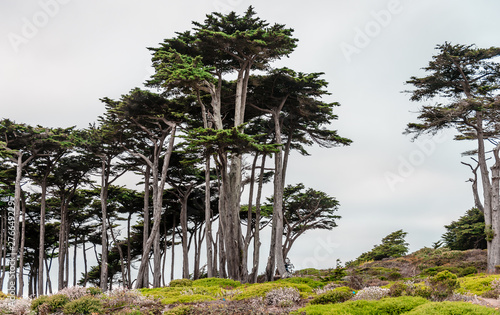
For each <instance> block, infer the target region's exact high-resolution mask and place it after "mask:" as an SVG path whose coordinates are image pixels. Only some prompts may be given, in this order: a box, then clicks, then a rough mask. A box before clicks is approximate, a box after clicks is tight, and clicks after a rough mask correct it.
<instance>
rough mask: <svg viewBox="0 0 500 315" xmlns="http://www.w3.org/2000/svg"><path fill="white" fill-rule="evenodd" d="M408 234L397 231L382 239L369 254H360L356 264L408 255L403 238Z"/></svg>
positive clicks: (406, 245)
mask: <svg viewBox="0 0 500 315" xmlns="http://www.w3.org/2000/svg"><path fill="white" fill-rule="evenodd" d="M407 234H408V233H407V232H403V230H397V231H395V232H392V233H391V234H389V235H387V236H386V237H384V238H383V239H382V242H381V244H379V245H375V246H374V247H373V249H372V250H371V251H369V252H366V253H363V254H361V256H359V257H358V258H357V259H356V262H358V263H362V262H365V261H370V260H382V259H384V258H390V257H401V256H404V255H406V254H407V253H408V245H409V244H408V243H406V241H405V237H406V235H407Z"/></svg>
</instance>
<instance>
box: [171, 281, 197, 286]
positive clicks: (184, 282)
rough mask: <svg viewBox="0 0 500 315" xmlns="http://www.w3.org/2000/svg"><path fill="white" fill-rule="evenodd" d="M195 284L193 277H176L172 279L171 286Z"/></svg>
mask: <svg viewBox="0 0 500 315" xmlns="http://www.w3.org/2000/svg"><path fill="white" fill-rule="evenodd" d="M192 285H193V280H191V279H176V280H172V281H170V284H169V286H170V287H191V286H192Z"/></svg>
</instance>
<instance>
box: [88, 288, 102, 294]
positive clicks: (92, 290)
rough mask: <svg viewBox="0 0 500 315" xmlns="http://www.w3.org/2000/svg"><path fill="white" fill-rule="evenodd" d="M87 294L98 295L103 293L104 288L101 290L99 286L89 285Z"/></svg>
mask: <svg viewBox="0 0 500 315" xmlns="http://www.w3.org/2000/svg"><path fill="white" fill-rule="evenodd" d="M87 294H90V295H93V296H97V295H99V294H102V290H101V288H98V287H89V288H87Z"/></svg>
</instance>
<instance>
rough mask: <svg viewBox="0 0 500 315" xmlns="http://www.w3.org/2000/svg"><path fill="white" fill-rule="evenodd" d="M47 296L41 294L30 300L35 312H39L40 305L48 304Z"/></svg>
mask: <svg viewBox="0 0 500 315" xmlns="http://www.w3.org/2000/svg"><path fill="white" fill-rule="evenodd" d="M48 299H49V297H48V296H47V295H41V296H39V297H37V298H36V299H34V300H32V301H31V309H32V310H34V311H35V312H36V313H37V314H38V313H40V306H42V305H43V304H46V305H48Z"/></svg>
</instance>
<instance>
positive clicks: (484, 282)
mask: <svg viewBox="0 0 500 315" xmlns="http://www.w3.org/2000/svg"><path fill="white" fill-rule="evenodd" d="M499 278H500V275H485V274H479V275H477V276H468V277H463V278H459V279H458V281H459V282H460V288H459V289H457V290H456V291H457V292H458V293H462V294H465V293H468V292H470V293H472V294H477V295H481V294H483V293H485V292H488V291H491V290H492V288H491V285H490V284H491V281H493V280H495V279H499Z"/></svg>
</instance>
